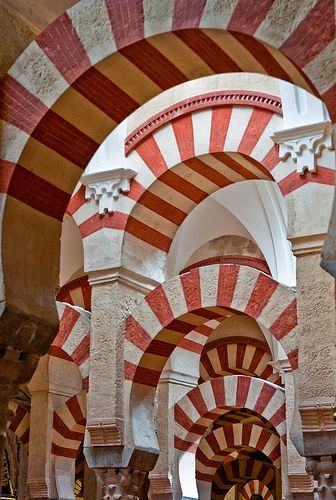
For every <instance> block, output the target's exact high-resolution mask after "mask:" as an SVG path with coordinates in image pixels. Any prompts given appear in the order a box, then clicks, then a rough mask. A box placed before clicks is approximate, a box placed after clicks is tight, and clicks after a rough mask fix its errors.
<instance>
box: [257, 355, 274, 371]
mask: <svg viewBox="0 0 336 500" xmlns="http://www.w3.org/2000/svg"><path fill="white" fill-rule="evenodd" d="M268 361H271V356H270V355H269V353H268V352H265V353H264V354H263V356H262V358H261V360H260V361H259V363H258V365H257V367H256V368H255V373H256V375H260V374H261V373H262V372H263V371H264V370H265V368H266V366H267V363H268Z"/></svg>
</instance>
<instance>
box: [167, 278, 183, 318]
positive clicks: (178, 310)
mask: <svg viewBox="0 0 336 500" xmlns="http://www.w3.org/2000/svg"><path fill="white" fill-rule="evenodd" d="M162 288H163V290H164V292H165V295H166V297H167V300H168V302H169V305H170V307H171V310H172V312H173V315H174V317H175V318H178V317H179V316H181V315H182V314H185V313H186V312H187V311H188V308H187V303H186V300H185V297H184V293H183V288H182V285H181V281H180V278H179V276H176V277H174V278H172V279H171V280H169V283H168V284H167V282H165V283H163V285H162Z"/></svg>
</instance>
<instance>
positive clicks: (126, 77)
mask: <svg viewBox="0 0 336 500" xmlns="http://www.w3.org/2000/svg"><path fill="white" fill-rule="evenodd" d="M189 7H190V5H189V3H184V2H180V1H179V0H176V1H175V2H174V1H172V2H171V3H169V8H168V9H166V8H163V9H162V6H161V4H160V2H159V3H155V4H153V3H152V2H150V1H149V0H144V1H137V2H136V4H134V3H131V2H130V0H127V3H126V4H125V3H124V2H123V4H122V5H121V4H120V3H118V2H116V1H113V0H102V2H101V3H100V4H97V3H96V2H95V1H93V0H81V1H80V2H78V3H77V4H76V5H74V6H73V7H72V8H71V9H69V10H68V11H67V12H66V13H64V14H63V15H62V16H61V17H60V18H59V19H57V20H56V21H55V22H53V23H52V24H51V25H50V26H48V27H47V28H46V29H45V30H44V31H43V32H42V33H41V34H40V35H39V36H38V37H37V39H36V40H35V41H33V42H32V43H31V45H30V46H29V47H28V48H27V49H26V50H25V51H24V53H23V54H22V55H21V56H20V57H19V59H18V61H17V62H16V63H15V64H14V65H13V66H12V68H11V69H10V71H9V73H8V74H7V75H6V77H5V79H4V82H3V84H2V90H1V100H2V102H3V104H4V105H3V107H2V108H3V109H2V114H1V118H2V119H3V121H4V123H5V131H4V136H5V151H4V154H3V161H2V166H3V172H4V175H3V183H2V188H1V191H2V192H3V193H4V196H3V203H4V223H3V233H2V234H3V242H4V243H3V273H4V283H5V286H6V307H7V309H6V310H7V312H8V314H13V315H14V316H15V317H16V312H15V311H16V308H19V310H20V311H21V312H22V313H24V314H27V313H28V314H31V315H32V316H34V317H36V318H41V319H43V321H44V325H43V327H42V326H41V327H40V328H39V336H40V338H39V341H40V340H41V339H43V342H42V343H41V342H39V346H40V347H37V346H35V345H34V346H33V347H29V349H31V350H34V349H35V350H38V349H39V351H38V352H39V353H40V354H44V353H45V352H46V351H47V348H48V346H49V345H50V343H51V340H52V338H53V335H54V333H55V330H56V328H57V314H56V310H55V304H54V300H53V289H54V283H55V282H56V281H57V273H58V264H57V262H58V257H59V241H58V240H59V232H60V221H61V220H62V217H63V215H64V212H65V210H66V206H67V204H68V201H69V198H70V195H71V193H72V191H73V189H74V186H75V184H76V182H77V180H78V179H79V177H80V175H81V171H82V169H83V168H85V166H86V165H87V164H88V162H89V160H90V159H91V157H92V155H93V153H94V152H95V151H96V149H97V147H98V145H99V144H100V143H101V141H102V140H103V139H104V138H105V137H106V135H107V133H108V132H109V131H111V130H112V129H113V127H114V126H115V125H116V124H117V123H119V122H120V121H121V120H123V119H124V118H125V117H126V116H128V115H129V114H130V113H131V112H132V111H134V109H136V108H137V107H138V106H139V105H140V104H141V103H142V102H144V101H147V100H149V99H150V98H151V97H153V96H154V95H155V94H157V93H159V92H161V91H162V90H164V89H165V88H166V87H173V86H175V85H177V84H179V83H181V82H183V81H186V80H190V79H194V78H198V77H200V76H205V75H207V74H213V73H223V72H224V73H225V72H228V71H230V72H232V71H234V72H239V71H249V72H257V73H263V74H270V75H272V76H275V77H277V78H283V79H285V80H289V81H292V82H293V83H295V84H298V85H300V86H302V87H303V88H306V89H307V90H309V91H312V92H315V89H314V86H313V84H312V83H311V82H312V81H313V82H316V84H317V86H318V88H319V90H320V93H321V94H323V93H324V96H325V99H326V101H327V103H329V102H330V103H331V102H333V98H334V94H335V91H336V87H335V82H334V80H331V81H327V82H324V81H323V82H322V83H321V78H320V74H321V73H322V72H321V71H320V68H321V67H322V63H323V60H324V57H325V54H326V53H328V50H330V43H331V41H332V38H333V35H334V26H333V21H332V19H333V16H332V15H330V16H327V17H326V19H324V22H323V23H322V22H321V19H322V16H323V14H324V11H325V9H330V12H333V9H334V6H333V2H332V0H327V4H326V2H325V1H323V2H322V1H321V0H320V1H318V2H317V3H316V5H314V6H311V5H310V4H309V3H308V1H307V4H306V8H305V9H302V5H300V6H299V5H294V4H293V5H292V16H291V19H292V22H291V23H289V24H288V23H286V26H287V27H286V29H285V30H284V29H283V22H282V19H283V15H285V13H282V12H281V13H280V15H277V16H275V17H274V16H273V11H274V8H275V7H273V5H272V4H269V5H268V9H265V12H263V15H262V16H260V15H255V14H256V6H255V4H254V3H253V2H251V4H250V5H249V8H242V6H241V5H240V2H239V3H238V4H237V5H235V3H232V4H225V5H223V6H222V7H221V8H220V9H219V10H218V9H216V7H215V4H213V2H212V1H211V0H208V1H205V2H199V4H198V5H197V6H195V7H194V8H193V9H190V8H189ZM123 12H127V13H128V16H129V17H128V22H126V23H124V24H123V25H122V27H121V26H120V23H119V22H118V20H119V19H120V18H121V17H122V15H123ZM251 14H253V16H252V18H251V20H253V21H252V22H250V15H251ZM286 15H287V13H286ZM242 17H243V19H245V22H241V19H242ZM311 23H313V24H314V26H321V31H320V30H318V29H317V30H315V31H314V33H313V34H312V37H309V39H307V37H304V43H301V44H300V46H298V44H297V43H295V41H296V40H298V39H300V40H301V38H302V33H305V32H306V29H307V26H309V25H310V24H311ZM287 24H288V25H287ZM279 26H281V29H279ZM322 26H323V29H322ZM219 27H220V28H222V29H218V28H219ZM225 29H226V30H227V31H225ZM171 30H172V31H171ZM163 32H165V33H163ZM268 44H271V45H268ZM272 45H273V47H272ZM176 49H177V50H176ZM64 54H66V55H67V57H66V58H65V57H63V55H64ZM322 56H324V57H322ZM148 60H150V61H155V64H148ZM291 60H295V61H296V64H294V63H293V62H292V61H291ZM36 67H38V68H40V70H39V71H37V72H36V73H35V71H34V68H36ZM305 73H307V74H308V75H309V77H310V81H309V79H308V77H306V75H305ZM163 74H164V75H166V76H165V80H164V81H163V79H162V75H163ZM168 75H169V78H168V77H167V76H168ZM322 80H323V79H322ZM127 82H128V84H127ZM132 82H136V85H135V84H134V85H132ZM127 85H128V88H127ZM73 110H79V112H78V113H76V112H75V113H73ZM83 116H84V117H85V116H90V117H91V119H90V120H83ZM92 117H94V118H92ZM22 186H25V189H22ZM6 195H7V196H6ZM9 221H11V223H10V222H9ZM19 234H20V240H21V244H22V246H24V247H25V248H30V249H31V252H22V253H21V254H20V255H16V253H15V252H12V248H13V247H14V246H15V242H16V241H17V235H19ZM42 238H43V241H48V244H49V249H50V251H47V252H45V249H44V245H42V244H41V242H42ZM26 269H30V270H31V274H32V275H34V277H35V283H34V285H35V286H34V287H31V286H29V285H28V284H27V280H26V277H25V276H26V272H25V270H26ZM9 276H10V277H11V279H9ZM13 277H15V279H13ZM22 291H24V293H22ZM2 295H4V290H3V288H2ZM2 298H4V297H2ZM26 348H27V349H28V347H26Z"/></svg>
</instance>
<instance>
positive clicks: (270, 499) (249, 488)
mask: <svg viewBox="0 0 336 500" xmlns="http://www.w3.org/2000/svg"><path fill="white" fill-rule="evenodd" d="M253 495H260V496H261V497H262V498H263V500H274V496H273V495H272V492H271V491H270V489H269V488H268V487H267V486H266V484H264V483H263V482H262V481H260V480H259V479H252V480H251V481H249V482H248V483H246V484H245V485H244V486H243V487H242V488H241V490H240V491H239V499H240V500H250V498H251V497H252V496H253Z"/></svg>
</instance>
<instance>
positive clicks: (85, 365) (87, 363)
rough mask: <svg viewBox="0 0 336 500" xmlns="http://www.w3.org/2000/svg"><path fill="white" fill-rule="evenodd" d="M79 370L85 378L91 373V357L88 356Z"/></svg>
mask: <svg viewBox="0 0 336 500" xmlns="http://www.w3.org/2000/svg"><path fill="white" fill-rule="evenodd" d="M79 371H80V372H81V375H82V377H83V378H85V377H87V376H88V375H89V373H90V357H89V356H88V357H87V358H86V359H85V360H84V361H83V362H82V363H81V364H80V365H79Z"/></svg>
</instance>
